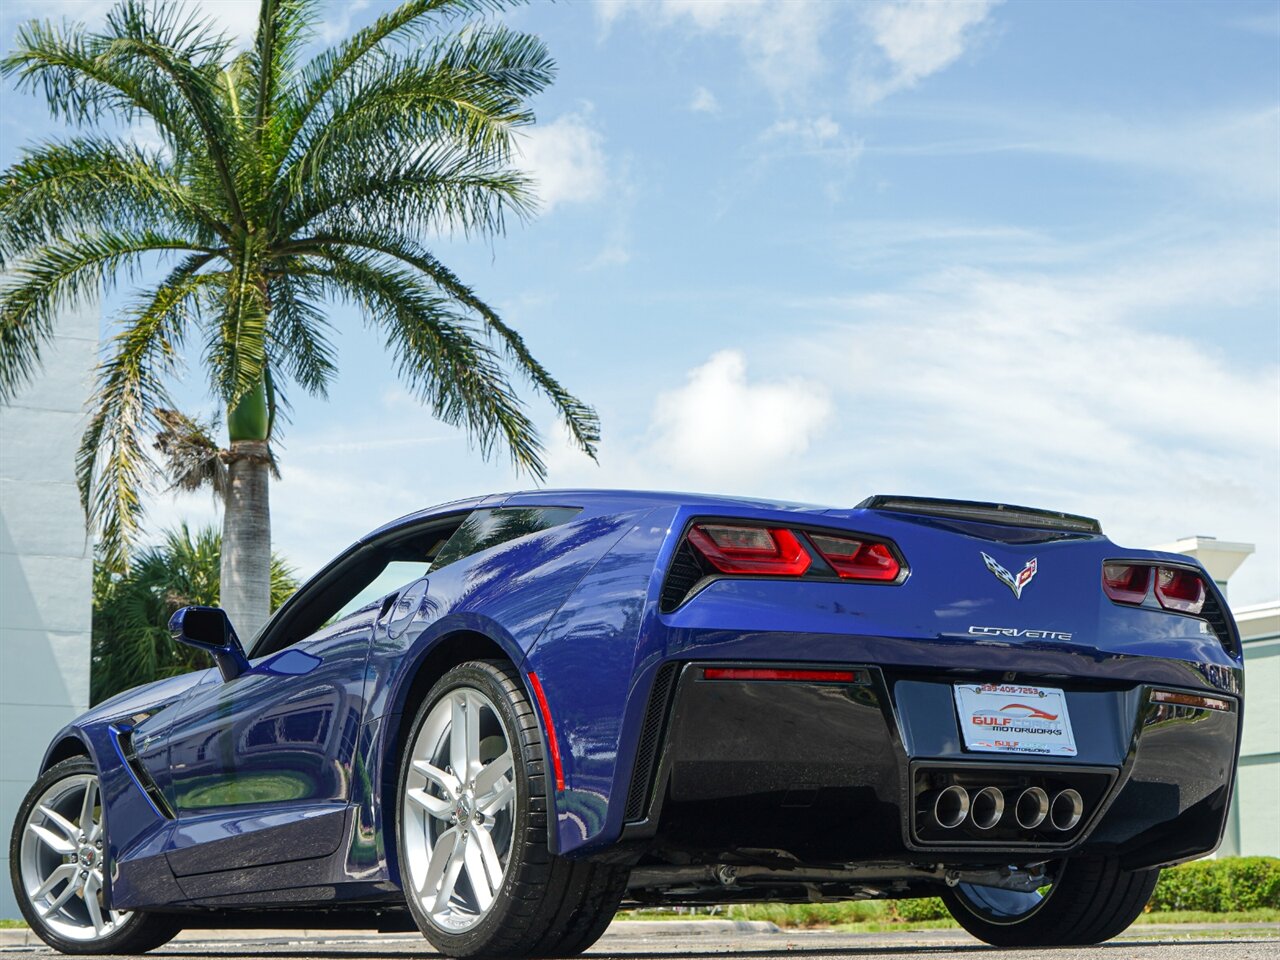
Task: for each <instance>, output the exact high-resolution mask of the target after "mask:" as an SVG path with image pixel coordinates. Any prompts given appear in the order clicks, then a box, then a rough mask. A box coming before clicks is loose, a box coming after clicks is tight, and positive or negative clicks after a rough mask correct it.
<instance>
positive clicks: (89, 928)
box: [9, 757, 179, 954]
mask: <svg viewBox="0 0 1280 960" xmlns="http://www.w3.org/2000/svg"><path fill="white" fill-rule="evenodd" d="M105 849H106V832H105V829H104V825H103V819H102V797H101V791H100V790H99V788H98V771H97V768H96V767H94V765H93V763H92V761H90V760H89V759H88V758H86V757H73V758H72V759H70V760H64V761H63V762H62V763H59V764H55V765H54V766H53V767H51V768H50V769H49V770H47V771H46V772H45V773H43V774H42V775H41V776H40V778H39V779H38V780H36V782H35V784H34V785H33V786H32V788H31V789H30V790H29V791H27V795H26V797H25V798H23V801H22V803H21V804H20V805H19V807H18V817H17V819H16V820H15V821H14V824H13V837H12V839H11V840H10V842H9V874H10V878H11V880H12V881H13V892H14V894H15V895H16V896H17V898H18V907H19V909H21V910H22V915H23V916H24V917H26V920H27V923H28V924H30V926H31V929H32V930H33V931H34V932H35V934H36V936H38V937H39V938H40V939H41V940H43V941H44V942H45V943H47V944H49V946H51V947H53V948H54V949H55V950H58V951H60V952H62V953H82V954H93V953H143V952H145V951H147V950H150V949H152V948H154V947H158V946H160V945H161V944H162V943H167V942H168V941H170V940H172V939H173V937H174V935H175V934H177V932H178V929H179V928H178V926H177V925H176V923H174V921H172V920H171V919H169V918H167V917H161V916H150V915H147V914H145V913H127V912H125V911H123V910H112V909H110V908H109V906H108V905H107V903H106V902H105V901H104V894H105V892H106V891H105V885H104V879H103V878H104V863H103V851H104V850H105Z"/></svg>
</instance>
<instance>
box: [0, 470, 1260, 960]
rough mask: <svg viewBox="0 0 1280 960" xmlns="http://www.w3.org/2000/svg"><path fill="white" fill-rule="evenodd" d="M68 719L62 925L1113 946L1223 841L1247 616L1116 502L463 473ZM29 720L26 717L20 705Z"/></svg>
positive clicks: (498, 946) (47, 831) (50, 864)
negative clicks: (272, 605)
mask: <svg viewBox="0 0 1280 960" xmlns="http://www.w3.org/2000/svg"><path fill="white" fill-rule="evenodd" d="M171 627H172V629H173V632H174V636H175V639H177V640H178V641H179V642H182V643H187V644H191V645H193V646H196V647H200V648H202V649H205V650H207V651H209V653H210V654H212V657H213V660H214V663H215V664H216V666H215V667H214V668H211V669H209V670H206V671H204V672H201V673H194V674H190V675H187V676H182V677H176V678H173V679H170V680H163V681H160V682H158V683H153V684H149V685H147V686H144V687H139V688H137V689H135V690H132V691H129V692H127V693H124V694H121V695H120V696H118V697H115V698H114V699H112V700H110V701H108V702H106V703H103V704H101V705H99V706H98V707H96V708H95V709H93V710H91V711H90V712H88V713H87V714H85V715H84V716H82V717H80V718H79V719H78V720H76V721H75V722H74V723H72V724H71V725H70V726H68V727H67V728H66V729H65V730H63V731H62V732H60V733H59V734H58V735H57V736H56V737H55V738H54V740H53V742H52V744H51V745H50V747H49V749H48V752H47V754H46V756H45V760H44V766H43V768H42V772H41V774H40V777H39V779H38V780H37V781H36V783H35V785H34V786H33V787H32V788H31V791H30V793H29V794H28V795H27V798H26V800H25V801H24V803H23V804H22V806H21V809H20V811H19V816H18V819H17V823H16V825H15V829H14V833H13V840H12V845H11V848H10V865H11V872H12V877H13V884H14V887H15V890H16V892H17V895H18V900H19V902H20V903H21V905H22V909H23V912H24V914H25V915H26V917H27V919H28V921H29V922H30V923H31V926H32V928H33V929H34V930H35V931H36V932H37V933H38V934H39V935H40V936H41V937H42V938H43V939H44V940H45V941H46V942H48V943H49V944H51V945H53V946H54V947H56V948H57V949H59V950H62V951H65V952H67V953H127V952H137V951H142V950H146V949H149V948H151V947H154V946H157V945H159V944H161V943H163V942H165V941H166V940H168V939H169V938H170V937H172V936H173V935H174V933H175V932H176V931H177V930H179V929H180V928H184V927H208V926H219V927H226V926H236V925H239V926H244V927H253V926H270V927H283V926H289V925H298V926H307V927H316V926H322V925H330V926H342V927H352V926H360V927H370V928H376V929H383V930H390V929H410V928H412V926H413V925H416V926H417V927H418V928H419V929H421V931H422V932H423V933H424V934H425V935H426V937H427V939H429V940H430V941H431V943H432V944H434V945H435V946H436V947H437V948H438V949H439V950H441V951H442V952H443V953H445V954H447V955H450V956H455V957H473V956H478V957H499V956H505V957H513V956H530V957H537V956H565V955H571V954H575V953H578V952H580V951H582V950H584V949H586V948H587V947H588V946H590V945H591V944H592V943H593V942H594V941H595V940H596V939H597V938H598V937H599V936H600V934H601V932H602V931H603V930H604V928H605V926H606V925H607V924H608V922H609V920H610V918H611V917H612V916H613V913H614V911H615V910H616V909H617V907H618V906H619V904H623V903H629V904H711V903H730V902H747V901H777V902H812V901H834V900H849V899H865V898H878V897H895V898H902V897H922V896H935V895H941V896H942V897H943V898H944V900H945V901H946V903H947V905H948V907H949V908H950V910H951V912H952V913H953V914H954V915H955V917H956V919H957V920H958V921H959V922H960V924H961V925H962V926H964V927H965V928H966V929H968V930H969V931H970V932H972V933H973V934H975V935H976V936H978V937H980V938H982V939H984V940H986V941H988V942H990V943H994V944H1000V945H1011V946H1012V945H1046V944H1071V943H1095V942H1098V941H1101V940H1105V939H1107V938H1109V937H1112V936H1114V935H1115V934H1117V933H1119V932H1120V931H1121V930H1123V929H1124V928H1125V927H1126V926H1127V925H1128V924H1129V923H1130V922H1131V921H1132V920H1133V919H1134V918H1135V917H1136V916H1137V915H1138V913H1139V912H1140V911H1141V910H1142V908H1143V905H1144V903H1145V902H1146V900H1147V898H1148V896H1149V895H1150V893H1151V889H1152V887H1153V885H1154V884H1155V881H1156V877H1157V876H1158V874H1159V868H1160V867H1161V866H1163V865H1167V864H1172V863H1177V862H1179V861H1182V860H1188V859H1191V858H1193V857H1198V856H1200V855H1202V854H1204V853H1206V852H1208V851H1210V850H1212V849H1214V847H1215V846H1216V845H1217V844H1218V842H1219V839H1220V838H1221V836H1222V831H1223V825H1224V821H1225V818H1226V815H1227V808H1228V802H1229V800H1230V796H1231V790H1232V783H1233V779H1234V775H1235V765H1236V756H1237V745H1238V740H1239V730H1240V718H1241V703H1242V700H1241V696H1242V671H1241V667H1242V661H1241V654H1240V640H1239V635H1238V633H1237V630H1236V627H1235V624H1234V622H1233V621H1232V619H1231V615H1230V613H1229V612H1228V610H1227V607H1226V604H1225V602H1224V600H1223V597H1222V595H1221V593H1220V592H1219V591H1218V589H1217V588H1216V587H1215V586H1214V584H1213V583H1212V582H1211V581H1210V579H1209V578H1208V576H1207V575H1206V574H1205V572H1204V570H1203V569H1202V568H1200V567H1199V566H1198V565H1196V564H1195V563H1193V562H1190V561H1188V560H1187V558H1186V557H1183V556H1179V555H1176V554H1164V553H1152V552H1150V551H1144V550H1130V549H1127V548H1121V547H1117V546H1115V545H1114V544H1113V543H1111V541H1109V540H1108V539H1107V538H1106V537H1105V536H1103V534H1102V532H1101V530H1100V528H1099V526H1098V524H1097V522H1096V521H1093V520H1089V519H1087V518H1084V517H1077V516H1072V515H1069V514H1062V513H1054V512H1049V511H1043V510H1033V509H1028V508H1022V507H1011V506H1006V505H1001V504H989V503H968V502H960V501H947V500H922V499H916V498H906V497H872V498H870V499H869V500H866V501H864V502H863V503H861V504H860V505H859V506H857V507H856V508H853V509H846V508H840V509H823V508H817V507H807V506H799V505H793V504H783V503H765V502H757V501H749V500H740V499H730V498H717V497H705V496H684V495H673V494H651V493H630V492H620V491H608V492H601V491H595V492H587V491H540V492H536V493H521V494H514V495H502V496H493V497H488V498H482V499H476V500H468V501H464V502H459V503H451V504H447V505H445V506H442V507H437V508H434V509H431V510H426V511H423V512H421V513H416V514H413V515H411V516H408V517H404V518H402V519H400V520H397V521H395V522H393V523H390V524H388V525H386V526H385V527H382V528H380V529H378V530H375V531H374V532H373V533H371V534H369V535H368V536H367V537H365V538H364V539H362V540H360V541H359V542H358V543H356V544H355V545H354V546H352V547H351V548H350V549H349V550H347V551H346V552H345V553H343V554H342V555H341V556H339V557H338V558H337V559H336V560H334V561H333V562H332V563H330V564H329V565H328V566H327V567H325V568H324V569H323V570H322V571H321V572H320V573H319V574H317V575H316V576H315V577H314V578H313V579H312V580H310V581H309V582H308V583H307V584H306V585H305V586H303V587H302V588H301V589H300V590H299V591H298V592H297V593H296V594H295V595H294V596H293V597H292V598H291V599H290V600H289V601H288V602H287V603H285V604H284V606H282V607H281V608H280V610H279V611H278V612H277V613H276V614H275V616H274V617H273V618H272V619H271V620H270V622H269V623H268V624H267V625H266V627H265V628H264V629H263V630H262V631H261V633H260V634H259V635H258V636H257V638H256V639H255V640H254V641H253V643H252V646H251V648H250V649H248V650H247V651H246V650H244V649H243V648H242V646H241V643H240V641H239V640H238V639H237V637H236V633H235V631H234V629H233V626H232V624H230V623H228V621H227V618H226V616H225V615H224V614H223V613H222V611H221V610H218V609H215V608H207V607H188V608H186V609H184V610H180V611H179V612H178V613H177V614H175V615H174V618H173V621H172V623H171ZM11 733H12V732H11Z"/></svg>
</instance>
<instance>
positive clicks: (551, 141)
mask: <svg viewBox="0 0 1280 960" xmlns="http://www.w3.org/2000/svg"><path fill="white" fill-rule="evenodd" d="M519 151H520V156H519V157H518V158H517V162H518V164H519V166H520V168H521V169H523V170H524V171H525V172H526V173H528V174H529V175H530V176H532V177H533V178H534V179H535V180H536V181H537V195H538V197H539V199H540V200H541V201H542V209H543V210H544V211H546V212H548V213H549V212H550V211H552V210H554V209H555V208H556V207H557V206H559V205H560V204H562V203H590V202H592V201H595V200H600V199H602V198H603V197H604V196H605V192H606V189H607V188H608V187H609V165H608V160H607V159H606V157H605V152H604V136H603V135H602V134H601V133H600V131H599V130H597V129H596V128H595V127H594V126H592V124H591V120H590V117H589V115H588V113H586V112H583V113H566V114H564V115H563V116H560V117H557V118H556V119H555V120H553V121H552V122H551V123H540V124H538V125H537V126H535V127H532V128H531V129H529V130H527V131H525V132H523V133H522V134H521V136H520V145H519Z"/></svg>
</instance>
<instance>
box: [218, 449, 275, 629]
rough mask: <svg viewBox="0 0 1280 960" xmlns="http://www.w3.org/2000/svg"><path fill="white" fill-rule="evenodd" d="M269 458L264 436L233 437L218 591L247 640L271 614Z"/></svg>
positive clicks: (228, 466)
mask: <svg viewBox="0 0 1280 960" xmlns="http://www.w3.org/2000/svg"><path fill="white" fill-rule="evenodd" d="M270 463H271V459H270V456H269V454H268V449H267V442H266V441H265V440H232V441H231V450H230V455H229V456H228V457H227V474H228V476H227V481H228V482H227V499H226V506H225V508H224V510H223V514H222V574H221V584H220V588H219V592H220V595H221V603H222V608H223V609H224V610H226V611H227V616H228V617H230V619H231V623H232V624H233V625H234V626H235V628H236V633H237V634H239V635H240V639H241V640H242V641H243V642H244V644H245V645H246V646H248V643H249V640H250V639H252V637H253V636H254V634H256V633H257V632H258V630H259V629H260V628H261V627H262V625H263V624H264V623H266V622H267V617H268V616H269V615H270V614H271V505H270V501H269V499H268V484H269V481H270V470H271V467H270Z"/></svg>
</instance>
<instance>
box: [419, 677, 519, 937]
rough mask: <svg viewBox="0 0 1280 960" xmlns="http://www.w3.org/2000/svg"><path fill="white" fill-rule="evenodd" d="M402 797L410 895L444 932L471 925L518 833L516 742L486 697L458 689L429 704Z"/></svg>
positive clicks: (486, 904) (489, 899) (496, 885)
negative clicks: (516, 829) (430, 706)
mask: <svg viewBox="0 0 1280 960" xmlns="http://www.w3.org/2000/svg"><path fill="white" fill-rule="evenodd" d="M400 802H401V805H402V809H401V822H402V823H403V825H404V850H405V860H406V863H405V864H404V874H405V880H406V881H407V882H406V885H405V886H406V889H405V894H406V895H407V896H411V897H417V898H418V902H419V903H420V904H421V906H422V910H423V912H424V913H425V914H426V915H427V916H428V917H429V918H430V919H431V922H432V923H433V924H434V925H435V926H437V927H439V928H440V929H441V930H444V931H446V932H448V933H455V934H456V933H462V932H465V931H466V930H469V929H470V928H471V927H473V926H475V924H476V923H478V922H479V921H480V919H481V918H482V917H483V916H484V915H485V914H486V913H487V912H488V910H489V908H490V906H492V904H493V900H494V897H495V896H496V895H497V893H498V891H499V890H500V889H501V887H502V879H503V876H504V875H505V873H506V869H507V863H508V861H509V860H510V858H511V848H512V845H513V842H514V838H515V814H516V783H515V766H514V759H513V757H512V753H511V741H510V737H509V736H508V733H507V730H506V729H505V727H504V725H503V722H502V717H501V715H500V714H499V713H498V710H497V708H496V707H495V706H494V705H493V702H492V701H491V700H490V699H489V698H488V697H487V696H486V695H485V694H483V693H482V692H481V691H479V690H477V689H476V688H475V687H456V688H454V689H452V690H450V691H449V692H448V693H446V694H445V696H443V697H442V698H441V699H440V702H439V703H437V704H436V705H435V706H434V707H432V708H431V711H430V713H428V714H427V718H426V720H424V721H423V723H422V726H421V728H420V729H419V730H418V735H417V738H416V739H415V740H414V742H413V748H412V750H411V751H410V753H409V768H408V770H407V772H406V776H405V783H404V796H403V797H402V798H401V801H400Z"/></svg>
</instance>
